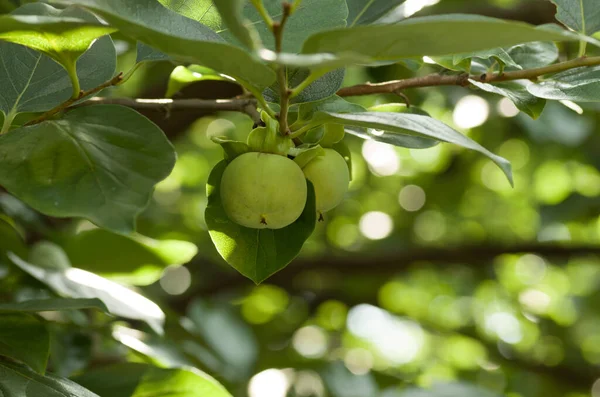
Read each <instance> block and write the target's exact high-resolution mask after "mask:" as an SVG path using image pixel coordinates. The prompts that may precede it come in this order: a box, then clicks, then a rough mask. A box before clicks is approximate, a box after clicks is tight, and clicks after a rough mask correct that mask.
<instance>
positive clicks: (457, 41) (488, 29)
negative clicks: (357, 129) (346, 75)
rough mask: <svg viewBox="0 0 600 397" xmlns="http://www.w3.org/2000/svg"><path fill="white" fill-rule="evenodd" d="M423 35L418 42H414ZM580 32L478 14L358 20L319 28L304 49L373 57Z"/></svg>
mask: <svg viewBox="0 0 600 397" xmlns="http://www.w3.org/2000/svg"><path fill="white" fill-rule="evenodd" d="M415 38H418V39H419V41H418V44H415ZM578 39H579V38H578V37H577V36H576V35H573V34H569V33H568V32H566V31H565V32H560V31H556V30H554V29H536V28H535V27H534V26H532V25H528V24H525V23H521V22H508V21H503V20H500V19H495V18H487V17H481V16H474V15H460V14H453V15H443V16H433V17H421V18H410V19H408V20H406V21H403V22H400V23H398V24H394V25H372V26H358V27H354V28H350V29H337V30H330V31H327V32H322V33H317V34H315V35H312V36H311V37H309V38H308V40H307V41H306V42H305V43H304V46H303V48H302V52H303V53H305V54H312V53H332V54H342V53H346V52H349V53H355V54H358V55H361V56H368V57H371V58H372V59H374V60H392V59H400V58H410V57H421V56H425V55H427V56H439V55H448V54H456V53H463V52H473V51H480V50H485V49H488V48H494V47H505V46H512V45H515V44H520V43H525V42H530V41H544V40H546V41H548V40H556V41H562V40H578Z"/></svg>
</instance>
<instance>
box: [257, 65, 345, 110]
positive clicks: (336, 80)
mask: <svg viewBox="0 0 600 397" xmlns="http://www.w3.org/2000/svg"><path fill="white" fill-rule="evenodd" d="M309 74H310V72H309V71H308V70H307V69H292V70H288V78H289V84H290V87H292V88H295V87H296V86H297V85H298V84H300V83H302V82H303V81H304V79H306V77H308V75H309ZM344 76H345V70H344V69H336V70H333V71H331V72H329V73H326V74H325V75H324V76H322V77H321V78H319V79H317V80H316V81H314V82H312V83H311V84H310V85H309V86H308V87H306V88H305V89H304V90H303V91H302V92H301V93H300V94H299V95H298V96H296V97H295V98H292V101H291V102H292V103H305V102H314V101H320V100H322V99H324V98H328V97H330V96H332V95H335V93H336V92H337V91H338V90H339V89H340V88H341V87H342V83H343V82H344ZM264 95H265V98H266V99H267V100H268V101H271V102H278V101H279V87H278V86H277V85H273V86H271V87H269V88H267V89H266V90H265V92H264Z"/></svg>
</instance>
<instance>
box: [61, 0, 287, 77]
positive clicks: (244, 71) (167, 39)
mask: <svg viewBox="0 0 600 397" xmlns="http://www.w3.org/2000/svg"><path fill="white" fill-rule="evenodd" d="M61 1H62V0H61ZM69 3H75V4H78V5H82V6H85V7H87V8H89V9H91V10H92V11H94V12H96V13H98V14H100V15H101V16H102V17H103V18H104V19H105V20H107V21H108V22H109V23H110V24H111V25H112V26H114V27H116V28H118V29H119V30H120V31H122V32H123V33H124V34H126V35H127V36H129V37H131V38H134V39H136V40H138V41H141V42H144V43H146V44H147V45H149V46H151V47H153V48H155V49H157V50H160V51H162V52H164V53H166V54H169V55H171V56H172V57H173V58H175V59H178V60H181V61H184V62H190V63H197V64H201V65H204V66H206V67H209V68H211V69H214V70H216V71H218V72H221V73H224V74H227V75H229V76H232V77H234V78H236V80H240V81H242V82H245V83H246V85H249V86H255V87H258V88H264V87H267V86H269V85H270V84H271V83H273V82H274V81H275V73H274V72H273V71H272V70H271V69H270V68H269V67H267V66H266V65H264V64H261V63H260V62H258V61H256V60H255V59H254V57H253V56H252V55H251V54H249V53H247V52H246V51H244V50H243V49H241V48H238V47H235V46H232V45H229V44H226V43H224V42H222V39H221V38H220V37H219V36H218V35H217V34H216V33H214V32H213V31H212V30H210V29H209V28H208V27H206V26H204V25H202V24H200V23H198V22H196V21H194V20H191V19H189V18H186V17H184V16H182V15H179V14H177V13H176V12H173V11H171V10H169V9H168V8H166V7H164V6H162V5H161V4H160V3H159V2H157V1H155V0H128V1H126V2H123V1H121V0H75V1H70V2H69ZM138 58H139V57H138Z"/></svg>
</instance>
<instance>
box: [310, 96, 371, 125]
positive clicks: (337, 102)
mask: <svg viewBox="0 0 600 397" xmlns="http://www.w3.org/2000/svg"><path fill="white" fill-rule="evenodd" d="M365 110H366V109H365V108H364V107H362V106H360V105H357V104H355V103H352V102H348V101H347V100H345V99H344V98H342V97H339V96H337V95H335V96H332V97H330V98H327V99H324V100H322V101H318V102H312V103H306V104H302V105H300V106H299V110H298V120H300V121H310V120H311V119H312V118H313V117H314V116H315V114H316V113H317V112H330V113H359V112H364V111H365Z"/></svg>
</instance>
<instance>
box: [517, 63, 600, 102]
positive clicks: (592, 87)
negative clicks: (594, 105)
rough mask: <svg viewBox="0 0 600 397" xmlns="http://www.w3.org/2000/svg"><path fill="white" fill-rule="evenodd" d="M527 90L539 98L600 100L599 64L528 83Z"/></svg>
mask: <svg viewBox="0 0 600 397" xmlns="http://www.w3.org/2000/svg"><path fill="white" fill-rule="evenodd" d="M527 90H528V91H529V92H530V93H531V94H533V95H535V96H536V97H539V98H546V99H554V100H569V101H579V102H600V66H594V67H583V68H577V69H571V70H567V71H565V72H561V73H557V74H555V75H553V76H551V77H550V78H549V79H548V80H546V81H542V82H541V83H537V84H530V85H529V86H527Z"/></svg>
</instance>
